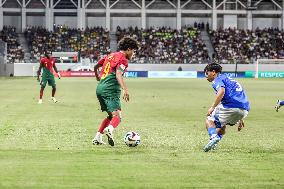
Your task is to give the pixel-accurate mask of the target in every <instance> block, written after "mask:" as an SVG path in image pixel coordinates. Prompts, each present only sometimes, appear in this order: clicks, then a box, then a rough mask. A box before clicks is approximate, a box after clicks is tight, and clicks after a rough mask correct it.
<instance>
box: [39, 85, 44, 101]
mask: <svg viewBox="0 0 284 189" xmlns="http://www.w3.org/2000/svg"><path fill="white" fill-rule="evenodd" d="M43 91H44V87H41V88H40V92H39V99H38V104H42V96H43Z"/></svg>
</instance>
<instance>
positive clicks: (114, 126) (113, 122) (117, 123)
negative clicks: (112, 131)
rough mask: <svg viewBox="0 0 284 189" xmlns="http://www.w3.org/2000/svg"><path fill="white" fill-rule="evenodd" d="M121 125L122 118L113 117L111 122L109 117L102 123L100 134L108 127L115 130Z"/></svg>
mask: <svg viewBox="0 0 284 189" xmlns="http://www.w3.org/2000/svg"><path fill="white" fill-rule="evenodd" d="M119 123H120V118H119V117H118V116H114V117H112V119H111V120H109V119H108V117H107V118H105V119H104V120H103V121H102V123H101V126H100V128H99V130H98V132H100V133H102V134H103V132H104V129H105V128H106V127H107V126H108V125H112V126H113V128H116V127H117V126H118V125H119Z"/></svg>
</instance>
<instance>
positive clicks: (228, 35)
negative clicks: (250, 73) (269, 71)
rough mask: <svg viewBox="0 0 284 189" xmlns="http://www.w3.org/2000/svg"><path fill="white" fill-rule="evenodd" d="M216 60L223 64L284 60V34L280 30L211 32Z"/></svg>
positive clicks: (230, 29) (223, 30)
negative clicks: (257, 60) (259, 60)
mask: <svg viewBox="0 0 284 189" xmlns="http://www.w3.org/2000/svg"><path fill="white" fill-rule="evenodd" d="M210 36H211V40H212V45H213V47H214V50H215V54H214V59H217V60H219V61H220V62H221V63H234V62H235V61H238V62H240V63H251V62H253V61H254V60H256V59H259V58H263V59H279V58H284V51H283V49H284V32H283V31H281V30H279V29H278V28H267V29H262V30H260V29H258V28H257V29H256V30H255V31H252V30H238V29H235V28H234V29H232V28H228V29H218V30H216V31H210Z"/></svg>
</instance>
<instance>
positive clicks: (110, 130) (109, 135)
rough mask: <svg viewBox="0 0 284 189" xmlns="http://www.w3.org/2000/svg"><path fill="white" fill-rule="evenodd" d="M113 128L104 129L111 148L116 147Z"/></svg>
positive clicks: (110, 126)
mask: <svg viewBox="0 0 284 189" xmlns="http://www.w3.org/2000/svg"><path fill="white" fill-rule="evenodd" d="M113 130H114V128H113V126H112V125H109V126H107V127H106V128H105V129H104V133H105V134H106V136H107V140H108V144H109V145H111V146H114V140H113Z"/></svg>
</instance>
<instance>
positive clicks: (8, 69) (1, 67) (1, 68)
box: [0, 64, 14, 76]
mask: <svg viewBox="0 0 284 189" xmlns="http://www.w3.org/2000/svg"><path fill="white" fill-rule="evenodd" d="M10 74H14V65H13V64H0V76H10Z"/></svg>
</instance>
